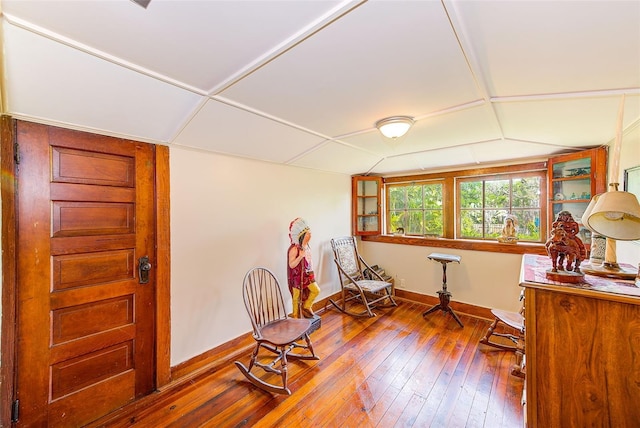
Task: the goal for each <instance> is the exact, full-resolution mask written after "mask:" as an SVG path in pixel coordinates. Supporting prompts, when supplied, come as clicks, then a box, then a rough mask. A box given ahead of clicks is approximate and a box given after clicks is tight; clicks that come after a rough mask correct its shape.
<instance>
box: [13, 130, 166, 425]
mask: <svg viewBox="0 0 640 428" xmlns="http://www.w3.org/2000/svg"><path fill="white" fill-rule="evenodd" d="M16 135H17V142H18V144H19V153H20V160H19V163H18V168H17V169H18V171H17V183H18V189H17V207H18V209H17V211H18V214H17V218H18V232H17V234H18V239H17V292H16V294H17V299H16V300H17V309H16V318H17V356H16V364H17V369H16V373H17V380H16V385H17V387H16V397H17V399H18V400H19V420H18V423H17V424H18V426H51V427H56V426H69V427H77V426H81V425H84V424H86V423H88V422H90V421H92V420H95V419H97V418H98V417H100V416H102V415H104V414H106V413H108V412H110V411H112V410H114V409H117V408H119V407H120V406H122V405H123V404H125V403H127V402H130V401H132V400H134V398H136V397H139V396H141V395H144V394H147V393H149V392H150V391H152V390H153V389H154V370H155V367H154V361H155V354H154V352H155V351H154V349H155V348H154V345H155V344H154V334H155V333H154V326H155V320H154V313H155V309H154V304H155V303H154V302H155V298H154V297H155V275H154V269H151V270H150V271H149V273H150V275H149V282H148V283H147V284H140V278H139V272H138V263H139V262H138V260H139V258H140V257H142V256H148V257H149V259H150V263H151V264H152V265H153V263H155V259H156V258H155V235H154V233H155V222H154V221H155V220H154V219H155V213H154V199H155V194H154V172H155V171H154V156H155V155H154V146H153V145H149V144H143V143H136V142H132V141H127V140H122V139H117V138H111V137H104V136H99V135H94V134H88V133H84V132H78V131H71V130H66V129H60V128H55V127H50V126H45V125H39V124H33V123H27V122H18V123H17V132H16Z"/></svg>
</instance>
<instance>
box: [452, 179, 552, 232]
mask: <svg viewBox="0 0 640 428" xmlns="http://www.w3.org/2000/svg"><path fill="white" fill-rule="evenodd" d="M541 186H542V180H541V176H540V175H539V174H538V175H531V174H526V176H520V177H518V176H516V175H514V174H504V176H502V177H500V178H487V179H466V178H465V179H461V181H460V182H459V186H458V188H459V193H460V214H459V216H460V222H459V224H460V226H459V228H458V233H457V236H458V237H460V238H468V239H492V240H493V239H496V238H498V237H499V236H500V235H501V233H502V228H503V226H504V222H505V218H506V216H507V215H508V214H512V215H514V216H515V217H516V219H517V227H516V230H517V232H516V236H517V237H518V239H519V240H522V241H534V242H540V241H541V232H540V217H541V211H540V206H541V204H540V198H541V195H542V192H541V189H542V187H541Z"/></svg>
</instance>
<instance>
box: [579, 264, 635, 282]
mask: <svg viewBox="0 0 640 428" xmlns="http://www.w3.org/2000/svg"><path fill="white" fill-rule="evenodd" d="M580 270H581V271H582V273H584V274H586V275H596V276H604V277H606V278H616V279H635V278H636V276H637V275H638V270H637V269H634V268H627V267H623V266H619V265H617V264H616V265H613V264H610V263H603V264H592V263H582V264H581V265H580Z"/></svg>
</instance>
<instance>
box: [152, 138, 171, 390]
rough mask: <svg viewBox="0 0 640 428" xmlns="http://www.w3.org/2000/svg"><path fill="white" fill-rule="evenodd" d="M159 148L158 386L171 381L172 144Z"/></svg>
mask: <svg viewBox="0 0 640 428" xmlns="http://www.w3.org/2000/svg"><path fill="white" fill-rule="evenodd" d="M155 151H156V162H155V163H156V178H155V181H156V183H155V189H156V258H157V260H156V266H157V268H156V388H158V389H159V388H162V387H163V386H165V385H167V384H168V383H169V382H171V228H170V226H171V217H170V208H171V207H170V198H169V195H170V193H169V191H170V174H169V148H168V147H167V146H160V145H157V146H155Z"/></svg>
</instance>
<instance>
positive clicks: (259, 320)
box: [235, 267, 319, 395]
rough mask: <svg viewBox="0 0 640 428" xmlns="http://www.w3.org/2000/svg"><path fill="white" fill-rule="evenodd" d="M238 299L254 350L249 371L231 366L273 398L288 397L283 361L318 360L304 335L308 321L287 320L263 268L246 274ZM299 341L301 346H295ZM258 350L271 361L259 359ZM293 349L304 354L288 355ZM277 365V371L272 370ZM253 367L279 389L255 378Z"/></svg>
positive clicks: (277, 287)
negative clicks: (272, 376)
mask: <svg viewBox="0 0 640 428" xmlns="http://www.w3.org/2000/svg"><path fill="white" fill-rule="evenodd" d="M242 296H243V298H244V305H245V307H246V308H247V313H248V314H249V318H251V325H252V327H253V338H254V339H255V340H256V347H255V349H254V351H253V354H252V355H251V360H250V361H249V367H246V366H245V365H244V364H242V363H241V362H239V361H235V365H236V366H237V367H238V368H239V369H240V371H241V372H242V374H244V375H245V376H246V377H247V379H249V381H250V382H251V383H253V384H254V385H255V386H257V387H258V388H261V389H263V390H265V391H269V392H273V393H276V394H288V395H291V390H289V388H288V387H287V358H298V359H303V360H318V359H319V358H318V356H316V354H315V353H314V351H313V346H312V344H311V339H309V333H308V331H309V328H310V327H311V322H312V320H310V319H306V318H289V317H288V316H287V312H286V310H285V306H284V300H283V298H282V290H281V288H280V284H279V283H278V280H277V279H276V277H275V275H274V274H273V273H272V272H271V271H270V270H268V269H266V268H261V267H258V268H253V269H251V270H250V271H249V272H247V274H246V275H245V277H244V281H243V285H242ZM303 340H304V342H305V343H299V342H301V341H303ZM261 348H264V349H266V350H268V351H269V352H271V353H273V354H275V357H274V356H273V355H268V356H267V357H268V358H267V357H265V356H260V355H259V352H260V349H261ZM295 348H300V349H303V350H305V351H303V353H294V352H291V351H292V350H294V349H295ZM278 363H279V366H280V367H279V368H278V367H276V365H277V364H278ZM256 367H257V368H260V369H262V370H264V371H265V372H267V373H275V374H276V375H280V377H281V379H282V385H279V384H274V383H270V382H268V381H266V380H263V379H261V378H259V377H258V376H256V375H255V374H254V373H253V372H252V370H253V369H254V368H256ZM267 378H268V376H267Z"/></svg>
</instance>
